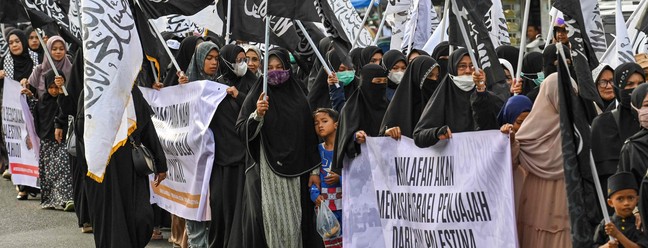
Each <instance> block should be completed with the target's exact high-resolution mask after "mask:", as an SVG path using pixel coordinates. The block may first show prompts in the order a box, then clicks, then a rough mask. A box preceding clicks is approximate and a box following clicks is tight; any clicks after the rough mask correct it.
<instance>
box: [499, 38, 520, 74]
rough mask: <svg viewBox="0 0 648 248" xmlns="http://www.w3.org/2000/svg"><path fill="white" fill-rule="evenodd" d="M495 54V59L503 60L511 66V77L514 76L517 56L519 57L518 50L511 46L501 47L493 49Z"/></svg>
mask: <svg viewBox="0 0 648 248" xmlns="http://www.w3.org/2000/svg"><path fill="white" fill-rule="evenodd" d="M495 53H496V54H497V58H500V59H504V60H506V61H508V62H509V63H510V64H511V65H512V66H511V68H513V70H511V71H510V72H511V75H515V74H516V73H515V70H516V69H517V64H518V56H520V49H518V48H517V47H514V46H511V45H501V46H498V47H497V48H495Z"/></svg>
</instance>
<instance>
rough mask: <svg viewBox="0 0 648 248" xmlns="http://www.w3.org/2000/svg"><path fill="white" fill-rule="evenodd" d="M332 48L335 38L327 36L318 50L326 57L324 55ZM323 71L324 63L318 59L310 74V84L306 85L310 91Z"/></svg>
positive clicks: (320, 43) (321, 41)
mask: <svg viewBox="0 0 648 248" xmlns="http://www.w3.org/2000/svg"><path fill="white" fill-rule="evenodd" d="M332 47H333V38H332V37H329V36H327V37H324V38H322V39H321V40H320V41H319V44H318V47H317V49H318V50H319V52H320V54H321V55H322V56H324V54H327V53H328V52H329V51H330V50H331V49H332ZM291 56H292V55H291ZM321 70H322V62H320V61H319V59H316V60H315V62H313V66H312V67H311V70H310V72H309V73H308V81H307V83H308V84H306V85H307V89H308V91H310V90H311V89H313V85H315V80H317V76H318V75H319V73H320V71H321ZM295 75H296V74H295Z"/></svg>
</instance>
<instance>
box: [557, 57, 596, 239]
mask: <svg viewBox="0 0 648 248" xmlns="http://www.w3.org/2000/svg"><path fill="white" fill-rule="evenodd" d="M557 46H562V45H560V44H558V45H557ZM558 50H559V55H558V64H559V65H558V84H559V86H558V90H559V91H558V92H559V100H558V102H559V104H560V111H559V113H560V135H561V137H562V152H563V163H564V172H565V185H566V188H567V206H568V208H569V220H570V225H571V232H572V233H571V239H572V246H573V247H592V246H593V245H594V243H593V239H592V237H593V236H594V230H595V229H596V226H597V225H598V224H599V222H600V221H601V219H602V218H603V215H602V214H601V209H600V208H599V207H597V206H600V205H599V202H598V198H597V192H596V188H595V186H594V177H593V175H592V170H591V168H592V167H591V165H590V162H591V160H590V144H591V139H590V124H589V120H588V119H589V118H588V115H587V111H586V106H585V105H586V104H593V103H592V101H591V100H588V99H584V98H582V97H581V96H579V95H578V94H577V93H576V89H579V88H581V87H579V86H578V85H581V84H583V83H584V82H578V85H576V81H574V80H573V79H572V78H570V75H569V70H568V68H567V65H566V64H565V62H564V60H563V58H562V57H563V56H564V52H562V49H561V47H558ZM561 52H562V54H563V55H562V56H561V54H560V53H561ZM597 180H598V179H597Z"/></svg>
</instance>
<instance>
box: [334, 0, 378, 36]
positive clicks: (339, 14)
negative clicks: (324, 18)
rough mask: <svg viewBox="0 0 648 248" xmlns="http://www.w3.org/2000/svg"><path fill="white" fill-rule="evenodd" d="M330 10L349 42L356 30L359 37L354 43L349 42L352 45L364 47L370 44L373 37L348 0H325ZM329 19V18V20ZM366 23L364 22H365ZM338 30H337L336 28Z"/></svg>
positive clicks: (355, 34)
mask: <svg viewBox="0 0 648 248" xmlns="http://www.w3.org/2000/svg"><path fill="white" fill-rule="evenodd" d="M327 2H328V5H329V6H330V7H331V11H332V12H333V13H334V15H335V18H336V20H337V21H338V22H339V24H340V25H341V28H342V30H343V31H344V34H345V35H346V37H347V38H349V41H350V42H353V40H354V39H355V38H356V36H357V34H358V32H360V37H359V38H358V41H357V42H356V44H355V45H354V44H351V45H353V46H354V47H366V46H369V45H371V43H372V42H373V38H372V37H371V34H369V31H368V30H367V29H366V28H365V25H362V18H360V15H358V12H357V11H356V10H355V8H353V5H352V4H351V1H349V0H327ZM329 21H331V20H329ZM365 24H366V23H365ZM338 31H339V30H338Z"/></svg>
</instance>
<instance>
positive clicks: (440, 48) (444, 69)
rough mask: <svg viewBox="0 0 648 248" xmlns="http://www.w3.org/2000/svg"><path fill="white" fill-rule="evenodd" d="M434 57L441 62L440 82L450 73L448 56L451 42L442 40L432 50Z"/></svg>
mask: <svg viewBox="0 0 648 248" xmlns="http://www.w3.org/2000/svg"><path fill="white" fill-rule="evenodd" d="M431 56H432V58H433V59H434V60H436V61H437V63H439V82H441V81H443V80H445V77H446V75H448V58H449V57H450V43H448V42H447V41H442V42H441V43H439V45H437V46H436V47H435V48H434V50H433V51H432V55H431ZM432 93H434V92H432Z"/></svg>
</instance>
